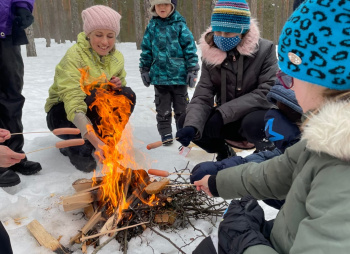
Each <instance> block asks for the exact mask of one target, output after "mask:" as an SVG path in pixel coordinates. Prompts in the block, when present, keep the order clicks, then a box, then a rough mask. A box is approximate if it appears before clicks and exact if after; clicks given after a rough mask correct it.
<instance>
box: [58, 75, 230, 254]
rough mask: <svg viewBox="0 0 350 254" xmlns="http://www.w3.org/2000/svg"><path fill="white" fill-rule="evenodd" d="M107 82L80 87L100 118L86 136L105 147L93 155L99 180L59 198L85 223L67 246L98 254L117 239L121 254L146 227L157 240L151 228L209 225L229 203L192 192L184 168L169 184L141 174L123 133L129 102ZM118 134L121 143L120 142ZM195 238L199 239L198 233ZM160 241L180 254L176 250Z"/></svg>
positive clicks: (129, 138)
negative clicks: (204, 221) (81, 214)
mask: <svg viewBox="0 0 350 254" xmlns="http://www.w3.org/2000/svg"><path fill="white" fill-rule="evenodd" d="M81 74H82V78H81V84H83V82H86V81H87V80H89V78H90V77H89V75H88V70H81ZM106 80H107V79H106V77H105V76H101V77H100V78H99V79H98V80H97V81H96V80H95V81H94V82H92V83H91V84H90V85H88V86H81V87H82V89H83V90H84V92H85V93H86V94H88V95H89V94H91V91H93V90H94V92H95V94H96V100H95V101H94V103H93V104H92V105H90V109H91V110H96V111H97V113H98V115H99V116H100V118H101V119H100V124H99V125H98V128H97V129H95V130H90V131H95V132H96V133H97V134H98V135H99V136H100V137H101V140H102V141H103V142H104V143H105V144H106V146H105V147H104V149H103V153H104V154H103V155H102V154H96V156H97V157H99V158H100V159H101V160H102V165H103V168H102V170H101V175H97V173H96V172H95V174H94V177H93V178H92V179H78V180H76V181H75V182H74V183H73V184H72V185H73V188H74V189H75V190H76V193H75V194H74V195H72V196H68V197H65V198H63V209H64V211H72V210H78V209H83V211H84V216H85V218H86V219H87V220H88V221H87V223H86V224H85V226H84V227H83V228H82V229H77V230H78V234H77V235H76V236H74V237H72V238H71V244H81V246H82V251H83V253H85V252H86V249H87V246H89V245H93V246H94V247H95V251H94V252H93V253H97V251H98V250H99V249H101V248H102V247H103V246H104V245H105V244H107V243H108V242H109V241H110V240H112V239H116V240H117V241H118V242H119V243H121V248H122V250H123V251H124V253H126V252H127V249H128V248H127V242H128V241H129V240H130V239H131V238H132V237H134V236H137V235H139V234H142V232H143V231H144V230H145V229H146V228H149V229H151V230H152V231H154V232H155V233H156V234H158V235H161V236H162V234H161V233H160V232H159V231H158V230H157V229H156V228H160V229H161V230H177V229H179V228H184V227H188V226H192V223H191V219H210V220H211V221H214V219H213V218H216V217H217V216H221V215H222V213H223V212H224V210H225V209H226V207H227V205H228V204H227V203H226V202H224V201H223V202H221V203H215V201H213V199H210V198H208V197H207V196H206V195H205V194H203V193H199V192H197V191H196V190H195V188H194V186H193V185H191V184H189V182H188V181H189V177H188V175H189V173H190V171H189V169H188V168H187V166H186V167H185V168H184V169H181V170H176V169H175V172H174V173H175V174H174V175H173V176H174V177H172V180H170V178H166V177H164V178H160V177H154V176H150V175H149V174H148V172H149V173H151V172H152V171H148V172H147V171H146V170H144V169H140V168H142V167H141V166H140V165H138V164H137V162H136V161H135V159H134V155H133V154H134V153H133V144H132V132H131V130H130V128H125V126H126V124H127V122H128V118H129V116H130V113H131V110H130V109H131V102H130V101H129V100H128V99H127V98H126V97H125V96H118V95H117V96H116V95H114V94H113V93H112V92H111V91H110V88H111V87H112V86H113V84H111V83H109V82H106ZM106 88H107V89H106ZM122 134H123V140H122V141H121V142H119V141H120V140H121V136H122ZM187 165H188V164H187ZM153 172H158V171H157V170H154V171H153ZM186 174H187V176H186ZM161 175H162V174H161ZM165 175H169V174H168V173H167V174H165ZM194 229H195V228H194ZM195 230H196V229H195ZM200 232H201V231H200ZM106 235H107V236H109V237H110V239H109V240H107V241H105V242H104V243H102V244H101V243H100V237H101V236H106ZM198 237H204V235H203V233H202V235H200V236H198ZM198 237H197V238H198ZM164 238H165V239H167V240H168V241H169V243H170V244H172V245H173V246H175V247H176V248H177V249H178V250H179V251H180V252H182V253H184V252H183V251H182V250H181V246H176V245H175V244H174V243H173V242H172V241H171V240H170V239H168V238H166V237H165V236H164ZM195 239H196V237H194V238H193V241H194V240H195Z"/></svg>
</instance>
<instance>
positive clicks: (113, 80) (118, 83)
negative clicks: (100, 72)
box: [109, 76, 122, 91]
mask: <svg viewBox="0 0 350 254" xmlns="http://www.w3.org/2000/svg"><path fill="white" fill-rule="evenodd" d="M109 82H110V83H112V84H114V86H112V90H114V91H115V90H118V89H120V88H122V81H121V80H120V78H118V77H115V76H113V77H112V78H111V79H110V80H109Z"/></svg>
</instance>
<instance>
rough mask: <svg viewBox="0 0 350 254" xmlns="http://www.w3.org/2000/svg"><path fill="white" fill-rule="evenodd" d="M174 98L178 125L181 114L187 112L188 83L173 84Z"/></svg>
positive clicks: (175, 116)
mask: <svg viewBox="0 0 350 254" xmlns="http://www.w3.org/2000/svg"><path fill="white" fill-rule="evenodd" d="M172 87H173V92H172V100H173V108H174V118H175V123H176V126H177V125H178V124H177V122H178V120H179V118H180V116H181V115H182V114H183V113H185V112H186V107H187V104H188V102H189V98H188V92H187V85H176V86H172Z"/></svg>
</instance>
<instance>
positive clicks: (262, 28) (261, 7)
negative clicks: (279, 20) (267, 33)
mask: <svg viewBox="0 0 350 254" xmlns="http://www.w3.org/2000/svg"><path fill="white" fill-rule="evenodd" d="M259 2H261V5H260V8H259V20H260V22H259V27H260V37H263V38H265V37H264V0H261V1H259Z"/></svg>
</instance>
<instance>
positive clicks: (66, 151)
mask: <svg viewBox="0 0 350 254" xmlns="http://www.w3.org/2000/svg"><path fill="white" fill-rule="evenodd" d="M84 150H85V148H84ZM60 152H61V153H62V154H63V155H64V156H68V158H69V160H70V162H71V163H72V164H73V165H74V167H76V169H78V170H80V171H83V172H86V173H89V172H92V171H93V170H94V169H96V166H97V163H96V161H95V159H94V157H93V156H92V153H90V154H89V155H82V154H81V153H80V152H79V150H78V151H77V150H76V149H72V148H71V147H65V148H60Z"/></svg>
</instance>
